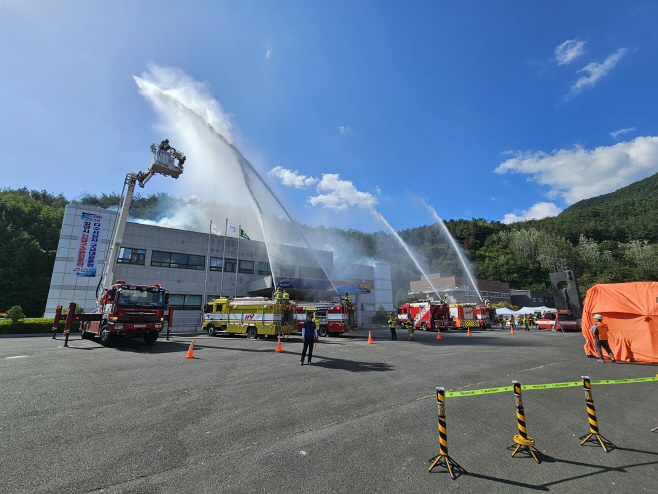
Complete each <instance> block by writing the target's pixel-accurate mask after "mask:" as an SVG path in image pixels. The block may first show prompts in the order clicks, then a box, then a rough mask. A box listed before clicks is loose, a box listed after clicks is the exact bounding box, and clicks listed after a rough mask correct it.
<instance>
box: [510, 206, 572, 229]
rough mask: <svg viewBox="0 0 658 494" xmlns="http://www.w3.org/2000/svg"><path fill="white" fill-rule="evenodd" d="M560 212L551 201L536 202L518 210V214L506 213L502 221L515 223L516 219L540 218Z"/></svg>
mask: <svg viewBox="0 0 658 494" xmlns="http://www.w3.org/2000/svg"><path fill="white" fill-rule="evenodd" d="M517 212H518V211H517ZM561 212H562V210H561V209H560V208H559V207H557V206H556V205H555V204H553V203H552V202H538V203H537V204H535V205H534V206H532V207H531V208H530V209H528V210H527V211H520V214H516V213H509V214H506V215H505V217H504V218H503V223H505V224H506V225H509V224H510V223H516V222H517V221H526V220H540V219H542V218H546V217H547V216H557V215H558V214H560V213H561Z"/></svg>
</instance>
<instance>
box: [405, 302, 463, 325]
mask: <svg viewBox="0 0 658 494" xmlns="http://www.w3.org/2000/svg"><path fill="white" fill-rule="evenodd" d="M408 314H411V317H412V318H413V320H414V327H415V328H417V329H422V330H423V331H427V330H428V329H434V330H437V331H444V330H446V329H448V328H454V327H455V323H454V321H453V320H452V318H451V317H450V309H449V307H448V305H447V304H444V303H441V302H431V301H429V300H428V301H425V302H413V303H410V304H403V305H401V306H400V307H399V308H398V322H399V323H400V324H401V325H402V326H403V327H404V323H405V321H406V320H407V315H408Z"/></svg>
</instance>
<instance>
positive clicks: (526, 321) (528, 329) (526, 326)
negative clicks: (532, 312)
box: [523, 316, 530, 331]
mask: <svg viewBox="0 0 658 494" xmlns="http://www.w3.org/2000/svg"><path fill="white" fill-rule="evenodd" d="M523 324H525V330H526V331H530V325H529V324H528V316H523Z"/></svg>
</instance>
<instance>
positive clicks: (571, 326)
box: [537, 310, 580, 331]
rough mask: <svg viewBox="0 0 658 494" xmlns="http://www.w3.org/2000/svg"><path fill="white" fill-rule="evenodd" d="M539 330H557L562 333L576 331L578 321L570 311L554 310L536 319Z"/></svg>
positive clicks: (578, 328)
mask: <svg viewBox="0 0 658 494" xmlns="http://www.w3.org/2000/svg"><path fill="white" fill-rule="evenodd" d="M537 326H538V327H539V329H558V330H562V331H578V330H580V327H579V326H578V321H577V320H576V318H575V317H574V315H573V314H572V313H571V311H570V310H556V311H550V312H546V313H544V315H543V316H541V317H540V318H539V319H537Z"/></svg>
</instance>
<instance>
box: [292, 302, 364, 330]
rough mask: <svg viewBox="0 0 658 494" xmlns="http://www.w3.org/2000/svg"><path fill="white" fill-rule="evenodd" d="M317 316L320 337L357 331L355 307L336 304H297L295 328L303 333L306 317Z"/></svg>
mask: <svg viewBox="0 0 658 494" xmlns="http://www.w3.org/2000/svg"><path fill="white" fill-rule="evenodd" d="M308 314H310V315H311V316H314V315H316V314H317V316H318V321H319V328H318V335H319V336H322V337H324V336H331V335H339V334H342V333H347V332H349V331H356V328H357V324H356V311H355V309H354V306H353V305H339V304H336V302H296V310H295V326H296V329H297V331H299V332H301V330H302V326H303V325H304V321H306V316H307V315H308Z"/></svg>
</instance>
